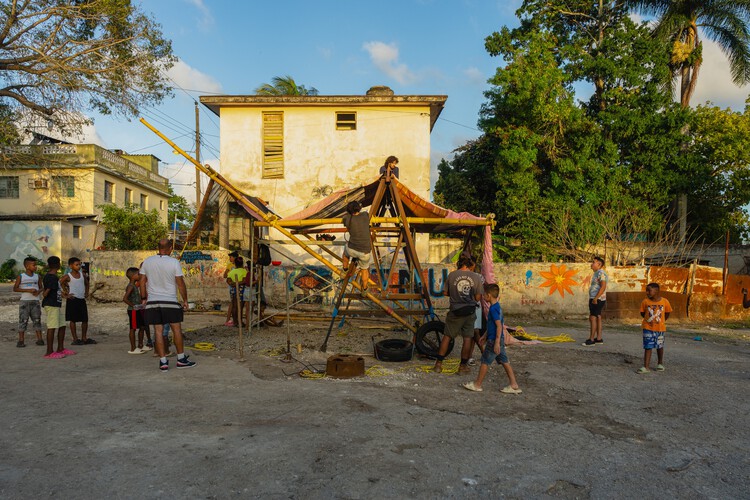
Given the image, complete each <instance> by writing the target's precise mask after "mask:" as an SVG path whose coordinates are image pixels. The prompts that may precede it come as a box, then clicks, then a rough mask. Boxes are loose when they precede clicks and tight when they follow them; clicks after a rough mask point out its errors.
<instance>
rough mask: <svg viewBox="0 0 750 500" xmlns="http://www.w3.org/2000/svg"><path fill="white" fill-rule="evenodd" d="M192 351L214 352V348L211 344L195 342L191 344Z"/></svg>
mask: <svg viewBox="0 0 750 500" xmlns="http://www.w3.org/2000/svg"><path fill="white" fill-rule="evenodd" d="M193 349H195V350H196V351H215V350H216V346H215V345H214V344H212V343H211V342H196V343H195V344H193Z"/></svg>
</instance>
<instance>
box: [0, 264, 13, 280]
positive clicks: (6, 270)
mask: <svg viewBox="0 0 750 500" xmlns="http://www.w3.org/2000/svg"><path fill="white" fill-rule="evenodd" d="M15 279H16V259H8V260H6V261H5V262H3V263H2V265H0V280H2V281H12V280H15Z"/></svg>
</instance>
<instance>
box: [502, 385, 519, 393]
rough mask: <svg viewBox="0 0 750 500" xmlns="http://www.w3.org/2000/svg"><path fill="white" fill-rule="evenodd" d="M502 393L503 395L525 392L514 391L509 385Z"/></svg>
mask: <svg viewBox="0 0 750 500" xmlns="http://www.w3.org/2000/svg"><path fill="white" fill-rule="evenodd" d="M500 392H502V393H503V394H521V393H522V392H523V391H522V390H521V389H514V388H512V387H511V386H509V385H506V386H505V387H503V388H502V389H500Z"/></svg>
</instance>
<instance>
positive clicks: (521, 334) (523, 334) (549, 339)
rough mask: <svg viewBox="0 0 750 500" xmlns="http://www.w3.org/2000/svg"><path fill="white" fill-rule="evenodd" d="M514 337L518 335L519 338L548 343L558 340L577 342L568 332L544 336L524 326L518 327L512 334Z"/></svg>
mask: <svg viewBox="0 0 750 500" xmlns="http://www.w3.org/2000/svg"><path fill="white" fill-rule="evenodd" d="M512 335H513V336H514V337H516V338H517V339H518V340H538V341H540V342H545V343H548V344H554V343H557V342H575V339H574V338H573V337H571V336H570V335H568V334H567V333H561V334H560V335H555V336H552V337H542V336H541V335H536V334H535V333H530V332H527V331H526V330H524V329H523V327H522V326H519V327H518V328H516V332H515V333H513V334H512Z"/></svg>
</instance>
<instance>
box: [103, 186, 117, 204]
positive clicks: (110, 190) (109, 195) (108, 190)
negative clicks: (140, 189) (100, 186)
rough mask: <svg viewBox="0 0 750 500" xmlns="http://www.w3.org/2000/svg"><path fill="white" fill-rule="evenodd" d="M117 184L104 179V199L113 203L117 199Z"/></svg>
mask: <svg viewBox="0 0 750 500" xmlns="http://www.w3.org/2000/svg"><path fill="white" fill-rule="evenodd" d="M114 196H115V185H114V183H112V182H109V181H104V201H105V203H113V202H114V201H115V198H114Z"/></svg>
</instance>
